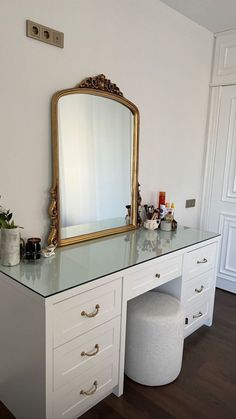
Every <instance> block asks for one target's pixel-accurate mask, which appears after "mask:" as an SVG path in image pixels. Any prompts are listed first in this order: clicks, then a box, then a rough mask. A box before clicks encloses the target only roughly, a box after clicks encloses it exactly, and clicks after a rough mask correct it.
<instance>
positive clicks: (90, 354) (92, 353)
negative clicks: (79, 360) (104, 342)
mask: <svg viewBox="0 0 236 419" xmlns="http://www.w3.org/2000/svg"><path fill="white" fill-rule="evenodd" d="M94 349H95V351H94V352H84V351H83V352H81V356H94V355H97V354H98V352H99V345H98V344H97V343H96V345H95V346H94Z"/></svg>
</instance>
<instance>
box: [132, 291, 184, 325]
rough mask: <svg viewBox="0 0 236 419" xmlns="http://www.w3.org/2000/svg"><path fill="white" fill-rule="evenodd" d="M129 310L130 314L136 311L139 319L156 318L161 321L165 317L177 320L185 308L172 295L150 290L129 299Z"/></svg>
mask: <svg viewBox="0 0 236 419" xmlns="http://www.w3.org/2000/svg"><path fill="white" fill-rule="evenodd" d="M128 312H129V313H130V315H132V314H133V313H135V316H136V318H137V319H144V318H147V319H148V318H149V319H153V318H155V321H157V322H161V321H162V320H163V319H164V320H165V321H168V320H171V321H173V320H174V319H176V320H177V319H178V317H179V315H182V314H183V308H182V306H181V304H180V302H179V301H178V300H177V299H176V298H174V297H172V296H171V295H167V294H163V293H160V292H153V291H150V292H147V293H146V294H142V295H140V296H139V297H137V298H134V299H133V300H131V301H129V303H128Z"/></svg>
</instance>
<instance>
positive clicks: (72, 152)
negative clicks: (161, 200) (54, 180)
mask: <svg viewBox="0 0 236 419" xmlns="http://www.w3.org/2000/svg"><path fill="white" fill-rule="evenodd" d="M133 127H134V115H133V113H132V112H131V110H130V109H129V108H128V107H126V106H125V105H123V104H122V103H119V102H118V101H116V100H113V99H109V98H107V97H102V96H95V95H92V94H83V93H80V94H70V95H65V96H62V97H60V99H59V101H58V152H59V191H60V193H59V197H60V202H59V218H60V237H61V239H67V238H70V237H75V236H80V235H83V234H89V233H93V232H97V231H101V230H106V229H111V228H116V227H121V226H125V225H126V223H127V220H126V214H127V209H126V206H127V205H131V203H132V187H131V186H132V155H133ZM128 223H129V222H128Z"/></svg>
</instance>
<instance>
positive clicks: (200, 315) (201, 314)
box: [193, 311, 203, 319]
mask: <svg viewBox="0 0 236 419" xmlns="http://www.w3.org/2000/svg"><path fill="white" fill-rule="evenodd" d="M202 316H203V313H202V312H201V311H199V313H198V314H194V315H193V319H197V318H198V317H202Z"/></svg>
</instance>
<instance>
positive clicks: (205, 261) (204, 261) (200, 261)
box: [197, 258, 208, 263]
mask: <svg viewBox="0 0 236 419" xmlns="http://www.w3.org/2000/svg"><path fill="white" fill-rule="evenodd" d="M207 262H208V260H207V259H206V258H203V259H202V260H198V261H197V263H207Z"/></svg>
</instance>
